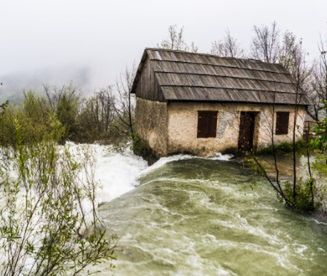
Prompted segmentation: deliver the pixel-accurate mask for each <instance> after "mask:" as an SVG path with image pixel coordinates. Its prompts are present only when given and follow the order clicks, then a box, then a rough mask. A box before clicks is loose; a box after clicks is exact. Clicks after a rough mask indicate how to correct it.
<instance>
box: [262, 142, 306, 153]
mask: <svg viewBox="0 0 327 276" xmlns="http://www.w3.org/2000/svg"><path fill="white" fill-rule="evenodd" d="M306 146H307V143H306V142H305V141H304V140H299V141H297V142H296V143H295V148H296V150H297V152H303V151H304V150H305V148H306ZM274 150H275V151H276V152H277V153H280V154H283V153H290V152H292V150H293V144H292V143H288V142H282V143H279V144H278V145H274ZM272 153H273V147H272V146H267V147H265V148H263V149H260V150H258V151H257V154H258V155H260V154H272Z"/></svg>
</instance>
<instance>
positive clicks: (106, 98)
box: [0, 86, 133, 145]
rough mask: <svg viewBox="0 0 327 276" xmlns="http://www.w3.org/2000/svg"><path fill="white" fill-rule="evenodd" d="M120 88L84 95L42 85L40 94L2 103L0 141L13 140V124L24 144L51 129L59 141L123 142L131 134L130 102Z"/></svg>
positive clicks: (40, 137) (29, 93)
mask: <svg viewBox="0 0 327 276" xmlns="http://www.w3.org/2000/svg"><path fill="white" fill-rule="evenodd" d="M123 89H124V88H123V87H122V86H119V87H117V89H116V90H114V89H113V88H112V87H109V88H107V89H103V90H100V91H97V92H95V93H94V95H93V96H91V97H87V98H85V97H81V96H80V95H79V93H78V91H77V90H76V88H74V87H72V86H64V87H62V88H61V89H57V88H52V89H50V88H49V87H45V88H44V93H43V96H40V95H39V94H37V93H35V92H33V91H29V92H26V93H25V94H24V100H23V102H22V103H20V104H19V105H11V104H6V105H3V106H2V108H1V110H2V111H1V113H2V114H1V117H0V144H1V145H15V144H16V143H17V141H16V139H17V138H16V137H17V135H16V132H17V125H19V126H20V132H21V139H22V140H23V142H24V143H25V144H30V143H35V142H38V141H41V140H42V139H43V138H44V136H45V135H47V133H49V132H51V130H53V129H54V128H56V129H57V131H58V132H60V133H58V136H57V138H56V139H57V140H58V142H59V143H63V142H65V141H67V140H69V141H74V142H77V143H94V142H101V143H120V142H126V141H127V139H128V138H129V137H130V135H131V133H132V127H131V124H132V121H133V103H132V99H130V95H129V93H126V91H124V90H123ZM58 126H59V127H58Z"/></svg>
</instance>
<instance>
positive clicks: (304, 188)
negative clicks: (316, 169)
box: [284, 178, 316, 211]
mask: <svg viewBox="0 0 327 276" xmlns="http://www.w3.org/2000/svg"><path fill="white" fill-rule="evenodd" d="M314 182H315V180H314V179H312V178H309V179H307V180H306V181H303V180H302V179H300V180H299V181H298V182H297V185H296V186H295V187H296V188H295V193H296V197H295V201H294V199H293V186H292V184H291V183H290V182H288V181H287V182H285V187H284V194H285V196H286V197H287V198H288V200H289V202H291V203H292V207H293V208H295V209H297V210H301V211H313V210H314V209H315V208H316V206H315V201H314V194H315V183H314Z"/></svg>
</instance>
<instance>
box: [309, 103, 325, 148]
mask: <svg viewBox="0 0 327 276" xmlns="http://www.w3.org/2000/svg"><path fill="white" fill-rule="evenodd" d="M324 108H325V110H326V111H327V100H326V101H324ZM314 131H315V134H316V136H315V139H313V140H312V142H311V143H312V144H313V145H314V146H315V147H316V148H318V149H319V150H320V151H321V152H324V153H326V152H327V117H325V118H324V119H322V120H321V121H319V122H318V124H317V125H316V127H315V130H314Z"/></svg>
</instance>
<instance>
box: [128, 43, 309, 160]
mask: <svg viewBox="0 0 327 276" xmlns="http://www.w3.org/2000/svg"><path fill="white" fill-rule="evenodd" d="M131 93H134V94H135V95H136V114H135V120H136V132H137V134H138V136H139V137H140V139H141V140H143V141H144V142H145V143H146V145H148V147H150V148H151V149H152V150H153V151H154V152H155V153H156V154H157V155H158V156H164V155H169V154H173V153H180V152H187V153H192V154H197V155H211V154H215V153H217V152H233V151H234V152H235V151H239V150H242V151H249V150H251V149H254V150H256V149H260V148H263V147H266V146H269V145H270V144H271V141H272V135H273V138H274V141H275V143H276V144H278V143H281V142H291V141H292V134H293V126H294V118H295V117H296V122H295V124H296V125H295V133H296V139H300V138H301V137H302V135H303V127H304V118H305V115H306V109H307V107H308V105H309V102H308V99H307V97H306V96H305V95H304V94H303V93H299V92H296V89H295V86H294V82H293V80H292V78H291V76H290V74H289V73H288V72H287V71H286V70H285V68H283V66H281V65H280V64H269V63H265V62H261V61H258V60H252V59H236V58H225V57H218V56H214V55H210V54H200V53H189V52H184V51H175V50H166V49H145V51H144V54H143V57H142V60H141V62H140V65H139V67H138V70H137V73H136V77H135V79H134V83H133V86H132V89H131ZM295 114H297V116H295Z"/></svg>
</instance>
